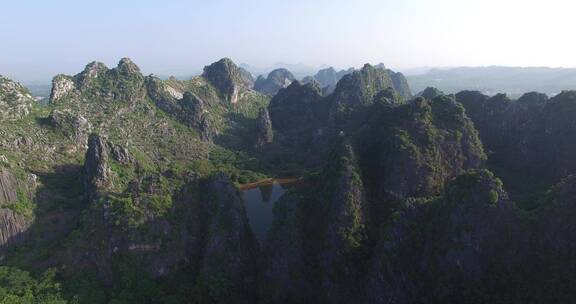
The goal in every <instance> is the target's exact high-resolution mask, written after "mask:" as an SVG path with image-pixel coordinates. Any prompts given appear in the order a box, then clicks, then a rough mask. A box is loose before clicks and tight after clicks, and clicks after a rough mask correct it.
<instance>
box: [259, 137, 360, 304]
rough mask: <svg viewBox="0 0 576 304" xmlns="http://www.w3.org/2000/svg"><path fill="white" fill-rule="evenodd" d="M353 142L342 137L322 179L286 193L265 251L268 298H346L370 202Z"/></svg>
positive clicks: (351, 289)
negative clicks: (316, 183) (368, 201)
mask: <svg viewBox="0 0 576 304" xmlns="http://www.w3.org/2000/svg"><path fill="white" fill-rule="evenodd" d="M356 161H357V160H356V156H355V153H354V151H353V148H352V146H351V144H350V143H349V142H348V140H346V139H345V138H340V139H339V142H338V143H337V144H336V147H335V148H334V150H333V151H332V154H331V155H330V157H329V159H328V160H327V162H326V165H325V167H324V169H323V171H322V181H323V183H322V184H321V185H314V186H313V187H310V188H309V189H308V186H304V189H299V190H297V191H296V192H292V193H291V192H288V193H287V194H285V195H284V196H283V197H282V198H281V199H280V200H279V202H278V203H277V205H276V206H275V207H274V223H273V225H272V229H271V232H270V234H269V238H268V239H267V240H266V243H264V244H265V248H264V251H263V259H262V260H263V263H262V264H263V270H262V276H263V279H262V281H261V293H262V295H261V297H262V298H264V299H265V300H269V301H272V302H275V303H276V302H286V301H296V302H298V301H302V300H304V299H305V301H316V302H322V303H346V302H347V301H351V300H352V299H353V298H354V296H352V294H355V295H356V298H355V299H358V297H357V296H358V295H357V294H356V293H355V292H357V291H358V290H356V288H357V287H358V286H359V285H358V284H356V283H357V282H356V281H355V280H357V279H358V278H359V277H361V272H360V271H358V270H359V269H360V268H359V267H358V265H355V263H354V262H353V261H354V259H355V258H357V257H358V254H359V252H360V251H361V250H362V249H361V248H362V246H363V243H364V241H366V238H367V230H366V229H367V220H368V218H367V216H366V212H367V211H368V210H367V208H368V204H367V200H366V194H365V192H364V187H363V183H362V180H361V177H360V173H359V171H358V170H359V168H358V166H357V164H356Z"/></svg>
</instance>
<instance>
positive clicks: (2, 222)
mask: <svg viewBox="0 0 576 304" xmlns="http://www.w3.org/2000/svg"><path fill="white" fill-rule="evenodd" d="M22 196H24V197H22ZM24 199H26V200H27V199H29V193H28V190H27V187H25V185H21V184H20V183H19V182H18V180H17V179H16V177H15V176H14V175H13V174H12V172H10V171H9V170H8V169H5V168H0V252H2V249H4V248H6V246H8V245H13V244H16V243H19V242H21V241H23V240H25V234H26V231H27V230H28V228H29V227H30V225H31V223H32V221H31V219H30V218H27V217H26V216H25V215H22V214H19V213H17V212H15V211H14V210H13V209H10V208H8V207H9V205H10V204H13V203H18V201H19V200H24Z"/></svg>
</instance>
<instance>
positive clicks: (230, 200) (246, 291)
mask: <svg viewBox="0 0 576 304" xmlns="http://www.w3.org/2000/svg"><path fill="white" fill-rule="evenodd" d="M207 191H209V192H210V193H211V194H212V195H213V196H212V197H213V199H212V201H210V204H211V207H210V209H211V210H212V212H211V214H210V218H211V222H210V224H209V226H208V231H207V236H206V238H207V242H206V246H205V249H204V251H203V256H204V259H203V261H202V263H201V265H200V274H199V282H198V284H199V286H200V288H201V290H202V292H205V293H206V294H207V295H209V297H210V298H211V299H212V300H213V301H215V302H218V303H230V302H235V303H254V302H255V300H256V291H257V285H256V284H257V281H256V276H257V252H258V244H257V241H256V239H255V238H254V235H253V234H252V232H251V231H250V226H249V224H248V218H247V216H246V211H245V209H244V204H243V203H242V199H241V197H240V194H239V193H238V190H237V189H236V188H235V187H234V185H233V184H232V182H231V181H230V180H229V179H228V178H227V177H226V176H225V175H223V174H218V175H217V176H215V177H214V178H213V179H211V180H210V181H208V184H207Z"/></svg>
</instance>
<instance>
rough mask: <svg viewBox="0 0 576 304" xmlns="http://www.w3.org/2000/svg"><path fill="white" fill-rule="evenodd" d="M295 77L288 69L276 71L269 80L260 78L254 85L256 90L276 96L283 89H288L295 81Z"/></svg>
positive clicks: (269, 76) (270, 75)
mask: <svg viewBox="0 0 576 304" xmlns="http://www.w3.org/2000/svg"><path fill="white" fill-rule="evenodd" d="M295 80H296V78H294V75H292V73H290V71H288V70H286V69H276V70H274V71H272V72H270V74H268V77H267V78H264V77H263V76H259V77H258V79H256V82H255V83H254V90H256V91H258V92H260V93H263V94H266V95H269V96H274V95H276V93H277V92H278V91H279V90H280V89H282V88H286V87H288V86H289V85H290V84H291V83H292V82H293V81H295Z"/></svg>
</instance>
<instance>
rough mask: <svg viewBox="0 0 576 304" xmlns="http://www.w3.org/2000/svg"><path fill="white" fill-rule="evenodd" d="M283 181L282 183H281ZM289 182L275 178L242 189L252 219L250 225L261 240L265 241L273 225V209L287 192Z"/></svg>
mask: <svg viewBox="0 0 576 304" xmlns="http://www.w3.org/2000/svg"><path fill="white" fill-rule="evenodd" d="M281 183H282V184H281ZM287 186H288V183H285V182H283V181H280V182H279V180H273V181H271V182H268V183H262V184H260V185H257V186H254V187H245V188H243V189H242V196H243V198H244V204H245V205H246V213H247V214H248V219H249V220H250V227H251V228H252V231H253V232H254V235H255V236H256V238H258V240H259V241H261V242H262V241H264V240H265V239H266V235H267V233H268V230H269V229H270V227H271V226H272V220H273V215H272V209H273V208H274V203H276V201H277V200H278V199H279V198H280V196H282V194H284V192H286V189H285V187H287Z"/></svg>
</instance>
